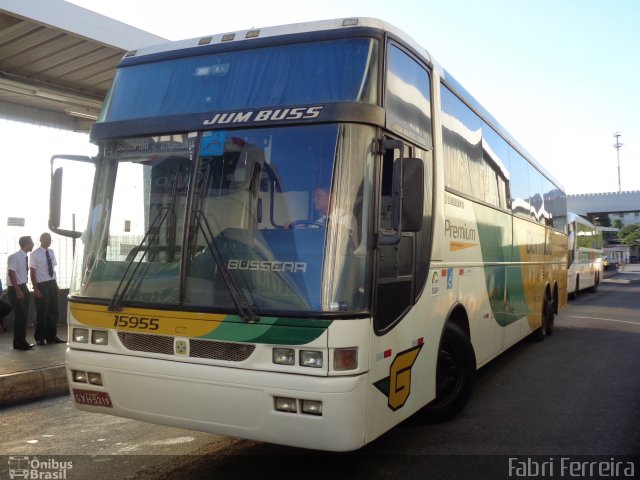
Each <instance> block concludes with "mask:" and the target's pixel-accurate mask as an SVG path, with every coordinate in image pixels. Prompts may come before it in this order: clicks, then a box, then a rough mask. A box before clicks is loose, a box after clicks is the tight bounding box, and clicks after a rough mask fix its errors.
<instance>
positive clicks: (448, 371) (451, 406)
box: [417, 323, 476, 423]
mask: <svg viewBox="0 0 640 480" xmlns="http://www.w3.org/2000/svg"><path fill="white" fill-rule="evenodd" d="M475 377H476V354H475V352H474V350H473V346H472V345H471V341H470V340H469V337H468V336H467V334H466V333H465V332H464V331H463V330H462V329H461V328H460V327H458V326H457V325H455V324H453V323H448V324H447V325H446V327H445V330H444V334H443V335H442V340H441V341H440V349H439V351H438V365H437V368H436V398H435V399H434V400H433V401H432V402H431V403H429V404H427V405H426V406H425V407H423V408H422V410H420V411H419V412H418V414H417V416H418V420H420V421H422V422H426V423H432V422H440V421H444V420H449V419H451V418H453V417H454V416H455V415H456V414H457V413H458V412H459V411H460V410H462V408H463V407H464V406H465V404H466V403H467V401H468V400H469V397H470V396H471V391H472V389H473V383H474V381H475Z"/></svg>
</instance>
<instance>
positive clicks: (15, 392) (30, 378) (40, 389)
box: [0, 365, 69, 407]
mask: <svg viewBox="0 0 640 480" xmlns="http://www.w3.org/2000/svg"><path fill="white" fill-rule="evenodd" d="M68 394H69V385H68V383H67V373H66V369H65V366H64V365H59V366H55V367H46V368H40V369H37V370H27V371H26V372H18V373H10V374H6V375H0V407H7V406H10V405H15V404H17V403H21V402H26V401H29V400H37V399H40V398H44V397H52V396H56V395H68Z"/></svg>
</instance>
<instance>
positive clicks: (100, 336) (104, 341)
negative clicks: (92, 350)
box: [91, 330, 109, 345]
mask: <svg viewBox="0 0 640 480" xmlns="http://www.w3.org/2000/svg"><path fill="white" fill-rule="evenodd" d="M91 343H93V344H94V345H109V332H107V331H106V330H94V331H92V332H91Z"/></svg>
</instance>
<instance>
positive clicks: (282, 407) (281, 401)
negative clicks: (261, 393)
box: [275, 397, 298, 413]
mask: <svg viewBox="0 0 640 480" xmlns="http://www.w3.org/2000/svg"><path fill="white" fill-rule="evenodd" d="M275 408H276V410H278V411H280V412H288V413H297V411H298V405H297V402H296V399H295V398H286V397H275Z"/></svg>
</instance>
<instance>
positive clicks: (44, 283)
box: [29, 232, 65, 345]
mask: <svg viewBox="0 0 640 480" xmlns="http://www.w3.org/2000/svg"><path fill="white" fill-rule="evenodd" d="M50 245H51V235H49V234H48V233H46V232H45V233H43V234H42V235H40V247H39V248H37V249H36V250H35V251H33V252H31V257H30V259H29V260H30V262H29V264H30V266H31V283H32V284H33V295H34V297H35V304H36V332H35V335H34V336H35V338H36V343H37V344H38V345H44V344H45V341H46V342H47V343H65V341H64V340H61V339H60V338H58V336H57V331H58V283H57V282H56V272H55V271H54V269H53V267H55V266H56V265H57V264H58V262H56V256H55V254H54V253H53V250H51V249H50V248H49V246H50Z"/></svg>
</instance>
